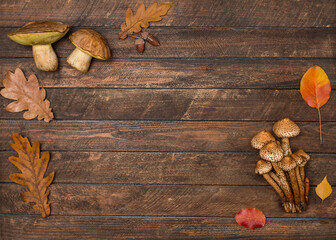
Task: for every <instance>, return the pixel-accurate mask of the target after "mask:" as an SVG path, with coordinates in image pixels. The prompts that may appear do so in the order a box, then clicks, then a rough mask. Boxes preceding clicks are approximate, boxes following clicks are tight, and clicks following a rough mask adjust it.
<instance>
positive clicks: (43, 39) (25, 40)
mask: <svg viewBox="0 0 336 240" xmlns="http://www.w3.org/2000/svg"><path fill="white" fill-rule="evenodd" d="M69 29H70V25H68V24H64V23H61V22H52V21H47V22H29V23H27V24H25V25H23V26H22V27H21V28H19V29H18V30H16V31H14V32H11V33H8V37H9V38H10V39H12V40H13V41H14V42H17V43H19V44H22V45H47V44H52V43H54V42H56V41H58V40H59V39H61V38H62V37H63V36H64V35H65V34H66V33H67V32H68V31H69Z"/></svg>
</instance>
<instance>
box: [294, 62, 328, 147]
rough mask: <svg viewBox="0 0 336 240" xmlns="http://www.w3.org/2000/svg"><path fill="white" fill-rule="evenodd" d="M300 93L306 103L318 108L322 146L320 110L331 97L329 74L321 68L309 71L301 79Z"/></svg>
mask: <svg viewBox="0 0 336 240" xmlns="http://www.w3.org/2000/svg"><path fill="white" fill-rule="evenodd" d="M300 92H301V95H302V98H303V99H304V100H305V101H306V103H307V104H308V105H309V106H310V107H312V108H316V109H317V111H318V114H319V121H320V141H321V144H322V125H321V113H320V108H321V107H322V106H323V105H324V104H326V103H327V102H328V100H329V97H330V92H331V86H330V81H329V78H328V76H327V74H326V73H325V72H324V70H323V69H322V68H321V67H319V66H314V67H311V68H309V69H308V71H307V72H306V73H305V74H304V75H303V77H302V79H301V85H300Z"/></svg>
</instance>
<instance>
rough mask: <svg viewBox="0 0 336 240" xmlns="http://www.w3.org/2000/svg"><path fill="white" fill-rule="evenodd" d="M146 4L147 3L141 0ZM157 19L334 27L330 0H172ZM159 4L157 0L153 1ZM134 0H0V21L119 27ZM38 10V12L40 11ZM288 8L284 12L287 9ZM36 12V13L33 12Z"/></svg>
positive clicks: (3, 23) (180, 23)
mask: <svg viewBox="0 0 336 240" xmlns="http://www.w3.org/2000/svg"><path fill="white" fill-rule="evenodd" d="M143 2H145V5H146V7H148V6H149V4H151V3H152V1H151V0H144V1H143ZM163 2H164V3H171V4H172V8H171V9H170V10H169V12H168V14H167V15H166V16H164V18H163V20H162V21H161V22H158V23H153V24H151V25H152V26H191V27H198V26H202V27H206V26H220V27H227V26H229V27H232V26H236V27H253V26H273V27H279V26H280V27H287V26H289V27H329V26H335V22H336V18H335V14H334V13H335V11H336V4H335V2H334V1H332V0H328V1H322V0H317V1H316V0H315V1H310V0H303V1H284V0H282V1H279V0H271V1H265V0H263V1H260V0H250V1H244V0H236V1H221V0H197V1H195V0H194V1H177V0H176V1H174V0H166V1H163ZM159 3H161V2H159ZM138 4H139V1H136V0H131V1H118V0H114V1H111V0H103V1H94V0H82V1H75V0H70V1H66V2H64V1H61V0H55V1H47V2H42V1H36V0H34V1H28V2H27V1H26V2H24V4H23V3H22V1H18V0H16V1H13V0H2V1H1V5H0V15H1V20H0V26H21V25H23V24H24V23H26V22H28V21H45V20H54V21H63V22H66V23H68V24H71V25H75V26H111V27H117V28H118V27H120V25H121V23H122V22H123V21H125V12H126V10H127V8H128V7H130V8H132V9H133V10H134V11H135V10H136V8H137V6H138ZM41 9H43V11H41ZM288 9H290V11H288ZM36 12H38V13H39V14H37V15H36Z"/></svg>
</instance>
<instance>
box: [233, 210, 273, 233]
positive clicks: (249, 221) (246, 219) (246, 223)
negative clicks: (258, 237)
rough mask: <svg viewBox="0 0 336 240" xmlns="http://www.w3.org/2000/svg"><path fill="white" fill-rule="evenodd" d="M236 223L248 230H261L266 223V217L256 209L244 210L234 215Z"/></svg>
mask: <svg viewBox="0 0 336 240" xmlns="http://www.w3.org/2000/svg"><path fill="white" fill-rule="evenodd" d="M235 219H236V222H237V223H238V224H239V225H241V226H243V227H246V228H248V229H252V230H253V229H255V228H261V227H263V226H264V225H265V223H266V217H265V215H264V214H263V213H262V211H260V210H258V209H256V208H244V209H241V210H240V211H239V212H238V213H237V214H236V217H235Z"/></svg>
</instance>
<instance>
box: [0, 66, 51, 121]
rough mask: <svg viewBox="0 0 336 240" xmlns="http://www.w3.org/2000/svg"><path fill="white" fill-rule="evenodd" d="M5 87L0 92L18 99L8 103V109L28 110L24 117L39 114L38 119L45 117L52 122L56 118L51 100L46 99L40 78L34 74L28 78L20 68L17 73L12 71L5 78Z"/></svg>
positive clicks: (31, 117) (6, 96)
mask: <svg viewBox="0 0 336 240" xmlns="http://www.w3.org/2000/svg"><path fill="white" fill-rule="evenodd" d="M3 85H4V86H5V88H3V89H2V90H1V91H0V94H1V95H2V96H3V97H5V98H9V99H12V100H16V101H15V102H12V103H10V104H8V106H7V107H6V110H7V111H9V112H21V111H23V110H28V111H26V112H25V113H24V114H23V118H24V119H33V118H35V117H36V116H37V119H38V120H42V119H43V118H44V121H45V122H50V120H51V119H53V118H54V115H53V113H52V112H51V108H50V102H49V101H48V100H47V99H46V100H44V99H45V97H46V91H45V90H44V89H43V88H41V89H40V86H39V83H38V80H37V78H36V76H35V75H34V74H32V75H30V76H29V78H28V81H27V80H26V78H25V76H24V74H23V72H22V71H21V69H20V68H17V69H16V70H15V73H11V72H10V71H9V72H8V74H7V75H6V78H5V79H4V80H3Z"/></svg>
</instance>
